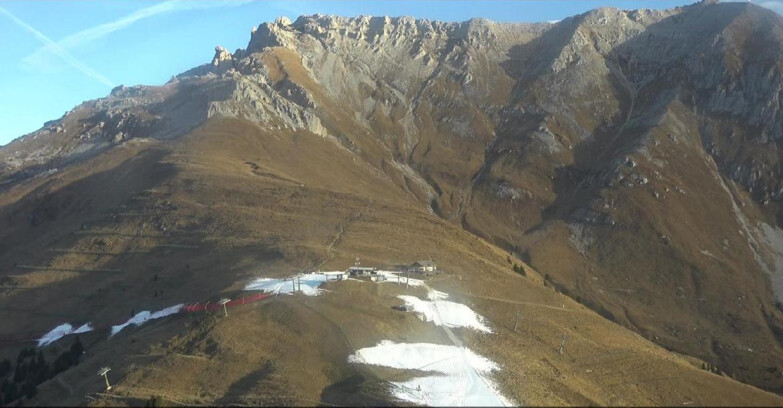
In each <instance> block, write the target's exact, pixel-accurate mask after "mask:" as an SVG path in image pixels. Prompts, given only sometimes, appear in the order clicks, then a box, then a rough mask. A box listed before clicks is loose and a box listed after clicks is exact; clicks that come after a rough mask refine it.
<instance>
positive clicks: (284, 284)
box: [245, 272, 346, 296]
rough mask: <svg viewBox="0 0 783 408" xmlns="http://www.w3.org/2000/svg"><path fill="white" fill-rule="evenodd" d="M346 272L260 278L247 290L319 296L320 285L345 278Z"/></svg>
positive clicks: (249, 285) (251, 283)
mask: <svg viewBox="0 0 783 408" xmlns="http://www.w3.org/2000/svg"><path fill="white" fill-rule="evenodd" d="M345 278H346V276H345V273H344V272H311V273H307V274H303V275H295V276H291V277H288V278H285V279H270V278H258V279H256V280H254V281H252V282H250V283H248V284H247V285H245V290H261V291H264V292H274V293H278V294H279V293H288V294H291V293H293V292H294V291H295V290H294V288H296V291H297V292H298V291H300V290H301V292H302V294H304V295H307V296H318V295H319V294H321V293H322V292H323V290H322V289H320V286H321V285H322V284H323V283H324V282H330V281H336V280H340V279H345Z"/></svg>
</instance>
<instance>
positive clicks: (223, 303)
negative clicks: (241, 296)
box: [218, 298, 231, 317]
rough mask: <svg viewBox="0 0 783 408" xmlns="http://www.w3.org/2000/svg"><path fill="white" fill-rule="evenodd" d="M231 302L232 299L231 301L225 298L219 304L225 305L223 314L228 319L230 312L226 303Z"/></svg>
mask: <svg viewBox="0 0 783 408" xmlns="http://www.w3.org/2000/svg"><path fill="white" fill-rule="evenodd" d="M230 301H231V299H229V298H223V299H220V302H218V303H220V304H221V305H223V314H224V315H225V316H226V317H228V310H226V303H228V302H230Z"/></svg>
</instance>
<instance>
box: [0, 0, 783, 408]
mask: <svg viewBox="0 0 783 408" xmlns="http://www.w3.org/2000/svg"><path fill="white" fill-rule="evenodd" d="M781 55H783V18H781V17H780V16H779V15H777V14H775V13H774V12H772V11H770V10H767V9H764V8H761V7H758V6H756V5H753V4H750V3H716V2H702V3H698V4H694V5H690V6H687V7H679V8H675V9H671V10H663V11H656V10H619V9H613V8H602V9H597V10H593V11H590V12H587V13H585V14H581V15H577V16H573V17H570V18H567V19H564V20H562V21H559V22H557V23H536V24H505V23H495V22H491V21H487V20H484V19H473V20H470V21H466V22H461V23H444V22H436V21H429V20H418V19H413V18H410V17H394V18H390V17H356V18H345V17H335V16H323V15H314V16H302V17H299V18H298V19H296V21H293V22H291V21H290V20H288V19H286V18H280V19H278V20H276V21H275V22H274V23H265V24H262V25H260V26H259V27H258V28H254V29H253V30H252V33H251V38H250V42H249V43H248V46H247V48H246V49H239V50H236V51H235V52H233V53H231V52H230V51H228V50H226V49H224V48H223V47H220V46H218V47H217V48H216V49H215V56H214V58H213V60H212V61H211V62H210V63H208V64H204V65H202V66H199V67H196V68H194V69H191V70H189V71H187V72H184V73H182V74H180V75H177V76H176V77H174V78H173V79H172V80H171V81H170V82H168V83H167V84H165V85H162V86H133V87H118V88H116V89H114V90H112V92H111V94H110V95H109V96H108V97H106V98H102V99H99V100H95V101H88V102H85V103H83V104H81V105H79V106H77V107H75V108H74V109H73V110H71V111H69V112H68V113H67V114H66V115H64V116H63V117H62V118H60V119H58V120H55V121H52V122H49V123H47V124H46V125H45V126H44V127H43V128H42V129H40V130H38V131H36V132H33V133H31V134H28V135H25V136H23V137H21V138H19V139H17V140H15V141H14V142H12V143H10V144H8V145H7V146H5V147H3V148H2V149H0V196H2V195H6V197H11V195H12V194H16V192H18V191H21V190H20V189H24V188H26V187H24V186H25V185H32V184H30V183H40V180H48V179H56V178H57V177H60V176H59V174H60V173H61V172H64V171H66V169H67V168H69V167H72V166H77V165H78V164H79V163H82V162H85V161H88V160H91V159H92V158H95V157H100V156H101V155H107V154H111V152H112V151H114V150H116V149H120V148H123V146H124V148H126V149H130V148H131V147H132V149H136V150H138V151H144V150H145V149H147V147H145V146H159V144H166V143H176V141H178V140H180V139H183V138H187V137H189V135H191V134H193V133H194V132H198V131H199V130H198V129H203V128H204V127H205V126H207V127H209V126H212V127H211V128H210V129H212V130H214V131H215V132H218V133H219V127H215V126H217V125H215V123H224V124H225V123H237V121H240V122H242V123H244V125H243V126H248V128H252V129H263V130H264V131H265V132H270V133H275V132H277V133H279V134H280V135H283V136H279V137H277V138H278V139H277V140H278V141H275V142H274V143H282V142H280V141H279V138H286V137H291V136H285V135H290V134H294V133H297V132H299V133H301V132H304V134H308V135H310V136H312V137H313V138H312V141H311V142H307V141H305V142H302V141H301V140H298V141H296V146H299V144H300V143H305V144H306V143H318V146H332V147H333V148H334V149H333V150H328V152H327V150H323V151H324V154H329V155H330V156H329V157H326V158H321V159H318V160H324V161H325V162H330V160H332V161H333V162H332V163H331V164H329V165H328V166H327V165H325V166H327V167H324V169H327V170H324V174H321V175H319V177H321V178H318V177H315V178H313V179H312V181H311V182H310V183H306V182H303V183H301V184H302V186H304V185H305V184H308V185H310V184H312V185H320V184H319V183H325V184H323V185H324V186H326V187H324V188H327V189H329V188H332V187H329V183H333V184H334V183H337V181H334V180H332V181H329V180H330V179H329V177H347V176H345V175H347V174H349V173H343V172H342V170H340V171H335V172H334V173H333V175H331V174H330V170H329V169H331V167H329V166H334V167H340V166H346V165H347V164H345V163H347V162H352V163H360V165H361V166H362V170H361V171H362V172H363V173H364V175H363V176H362V178H357V180H358V181H356V184H355V185H352V186H350V187H346V188H345V191H349V190H350V191H354V192H355V191H374V190H372V189H373V188H375V189H379V191H380V189H381V188H386V187H383V186H390V187H388V188H389V189H390V190H388V191H390V192H391V193H389V194H393V195H398V196H399V197H401V198H400V199H401V200H404V201H406V202H409V203H413V205H414V206H416V207H417V208H419V209H422V210H423V212H424V213H426V214H428V215H430V216H435V217H438V218H440V219H442V220H445V221H447V222H448V223H451V224H453V225H456V226H458V227H459V228H460V229H461V230H463V231H467V232H468V233H470V234H472V235H473V236H476V237H479V238H481V239H482V240H483V241H486V242H488V243H490V244H492V245H495V246H497V247H499V248H501V249H503V250H504V251H506V252H507V253H509V254H510V255H511V257H510V259H514V260H517V262H524V263H525V264H526V265H529V266H530V267H532V269H534V270H536V271H538V272H539V273H540V274H541V275H542V277H543V278H544V281H545V282H546V284H547V285H548V286H551V287H553V288H556V290H557V291H558V292H560V293H562V294H564V295H566V296H568V297H570V298H572V299H574V300H575V301H577V302H579V303H581V304H583V305H585V306H587V307H589V308H590V309H592V310H593V311H595V312H597V313H598V314H600V315H602V316H603V317H604V318H606V319H609V320H611V321H613V322H615V323H618V324H620V325H622V326H624V327H626V328H629V329H631V330H632V331H635V332H636V333H638V334H639V335H641V336H642V337H644V338H645V339H647V340H650V341H652V342H654V343H656V344H658V345H660V346H663V347H665V348H666V349H668V350H673V351H676V352H678V353H681V354H685V355H689V356H693V357H695V358H698V359H700V360H703V361H704V362H706V363H709V364H710V365H711V366H715V367H718V368H719V370H720V371H722V372H723V373H725V374H726V375H728V376H730V377H732V378H734V379H736V380H739V381H742V382H745V383H748V384H751V385H753V386H756V387H759V388H762V389H765V390H769V391H773V392H776V393H781V392H783V372H781V367H783V303H781V302H783V229H782V228H783V177H782V176H783V174H781V172H783V167H782V166H781V161H782V160H783V106H782V105H781V98H783V59H781ZM221 121H222V122H221ZM225 126H228V125H225ZM216 129H217V130H216ZM247 132H250V131H247ZM247 132H246V133H247ZM216 134H217V133H216ZM230 134H231V132H227V133H226V135H225V138H226V139H220V138H217V139H215V140H214V143H216V145H220V144H221V143H227V144H229V143H232V142H231V141H230V140H228V139H227V138H229V137H232V136H230ZM297 134H298V133H297ZM270 140H272V139H270ZM292 140H293V139H292ZM316 141H317V142H316ZM259 143H260V142H259ZM264 143H267V142H264ZM268 143H272V142H268ZM292 143H293V142H292ZM157 148H159V147H156V149H157ZM299 149H300V147H292V148H291V149H288V150H285V149H284V150H281V151H284V152H287V153H286V154H290V155H297V154H299V153H298V151H299ZM301 149H305V148H304V147H301ZM319 149H327V148H326V147H320V148H319ZM330 149H331V148H330ZM153 150H154V149H153ZM311 153H312V152H310V153H308V154H311ZM147 156H150V155H147ZM150 157H151V156H150ZM308 157H309V156H308ZM313 157H315V156H313ZM150 159H151V158H150ZM145 160H146V159H145ZM171 160H172V162H174V161H175V160H174V159H171ZM183 160H184V159H183ZM270 160H271V159H270ZM255 165H256V167H255V170H254V171H255V172H257V173H259V174H262V173H263V174H267V176H268V175H269V174H271V173H274V172H272V171H271V170H269V171H267V170H264V169H266V167H265V164H264V163H261V162H259V163H256V164H255ZM158 166H159V167H155V168H156V169H158V170H160V169H161V168H163V167H165V169H164V170H166V171H168V170H170V167H171V166H173V164H169V165H167V166H163V165H158ZM160 166H162V167H160ZM269 166H270V168H271V167H272V166H271V165H269ZM259 167H260V170H259ZM340 168H342V167H340ZM167 169H168V170H167ZM149 171H152V170H149ZM161 171H163V170H161ZM172 171H173V170H172ZM265 171H266V172H267V173H264V172H265ZM346 171H347V170H346ZM293 172H294V170H291V173H290V174H294V173H293ZM350 174H353V173H350ZM341 175H342V176H341ZM151 177H154V176H151ZM270 177H271V176H270ZM275 177H277V178H280V177H282V176H280V175H279V174H278V175H277V176H275ZM291 179H292V180H294V181H295V182H296V184H297V185H298V184H299V181H300V180H299V179H297V178H294V177H292V178H291ZM35 180H39V181H35ZM289 181H290V180H289ZM190 183H191V184H188V185H191V186H192V185H199V183H206V181H203V180H196V179H193V180H192V181H191V182H190ZM352 183H353V182H352ZM335 185H336V184H335ZM145 186H146V185H145ZM31 188H32V187H31ZM39 188H43V187H39ZM139 188H141V186H139ZM145 188H146V187H145ZM182 188H183V189H185V191H187V188H191V187H187V185H185V186H184V187H182ZM193 188H195V187H193ZM30 191H32V192H31V193H29V194H30V195H28V196H27V198H25V200H27V201H25V203H27V204H26V205H29V204H30V203H32V205H33V207H32V209H31V208H27V207H25V208H23V207H22V204H14V200H15V199H13V200H12V199H11V198H7V199H4V200H2V202H1V203H2V204H3V205H4V206H5V207H3V209H2V211H3V215H4V216H5V217H4V219H1V220H0V226H2V227H0V238H1V239H2V240H1V241H0V255H1V256H0V257H6V255H5V254H10V253H12V252H13V251H16V250H17V249H18V248H19V247H20V246H21V245H22V244H24V242H18V241H15V240H13V239H12V238H11V237H12V235H11V234H13V233H15V232H19V231H22V230H23V229H24V228H29V224H30V223H32V224H35V228H38V229H39V230H40V229H42V228H47V227H46V225H47V222H49V223H52V222H57V220H58V215H56V213H57V211H62V210H63V208H65V207H63V206H64V205H65V204H62V203H61V204H62V205H61V206H60V207H57V206H47V204H45V203H44V204H41V203H39V202H37V201H35V198H34V197H33V195H35V194H38V193H36V190H34V189H33V190H30ZM41 194H43V193H41ZM49 194H53V193H49ZM227 194H230V193H227ZM357 194H359V193H357ZM367 194H369V193H367ZM39 195H40V194H39ZM31 197H32V198H31ZM19 202H20V203H21V202H22V201H19ZM119 202H120V201H117V202H116V203H113V204H112V205H115V204H118V203H119ZM69 205H70V204H69ZM74 222H75V221H74ZM80 222H81V221H80ZM205 222H206V221H205ZM2 223H6V225H5V226H3V224H2ZM341 225H342V224H341ZM341 228H342V227H341ZM2 231H5V232H2ZM411 233H414V232H411ZM278 235H279V237H278V238H277V239H281V240H283V241H285V240H286V239H288V238H286V237H285V232H278ZM31 236H33V235H31ZM29 239H30V240H38V239H39V238H29ZM52 239H54V238H52ZM270 242H272V241H270ZM274 242H278V241H274ZM336 242H337V241H336ZM332 244H335V243H334V242H332ZM398 244H399V245H405V244H404V243H400V242H398V243H391V242H390V243H388V244H387V245H388V246H394V245H398ZM270 245H271V244H270ZM302 251H305V249H302ZM289 255H290V254H288V255H283V256H284V257H287V256H289ZM346 257H347V258H352V256H350V254H347V255H346ZM6 259H7V260H6V261H5V262H3V266H4V267H8V268H13V266H12V264H11V259H14V257H12V256H10V255H9V256H8V257H6ZM14 261H15V262H23V261H24V259H23V258H22V257H21V255H20V256H19V257H18V259H14ZM476 276H477V279H478V278H480V274H477V275H476ZM564 398H565V397H564ZM563 401H564V402H569V401H570V402H574V401H581V402H584V400H579V399H572V400H569V399H568V398H565V399H564V400H563ZM591 401H595V400H594V399H593V400H591ZM617 401H620V400H607V401H602V402H604V403H612V402H617ZM581 402H580V403H581Z"/></svg>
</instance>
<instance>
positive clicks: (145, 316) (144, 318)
mask: <svg viewBox="0 0 783 408" xmlns="http://www.w3.org/2000/svg"><path fill="white" fill-rule="evenodd" d="M183 306H185V305H184V304H179V305H176V306H171V307H167V308H165V309H163V310H158V311H157V312H155V313H150V312H149V310H145V311H143V312H139V313H136V315H135V316H133V317H131V318H130V319H128V321H127V322H125V323H123V324H119V325H117V326H112V327H111V334H110V335H109V337H112V336H114V335H115V334H117V333H119V332H120V331H122V329H124V328H126V327H128V326H130V325H133V326H141V325H142V324H144V323H147V322H148V321H150V320H155V319H160V318H161V317H166V316H170V315H173V314H175V313H177V312H179V311H180V310H181V309H182V307H183Z"/></svg>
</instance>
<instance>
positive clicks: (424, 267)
mask: <svg viewBox="0 0 783 408" xmlns="http://www.w3.org/2000/svg"><path fill="white" fill-rule="evenodd" d="M410 270H411V271H413V272H419V273H425V272H435V271H437V270H438V265H436V264H435V262H433V261H416V262H414V263H412V264H411V266H410Z"/></svg>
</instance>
